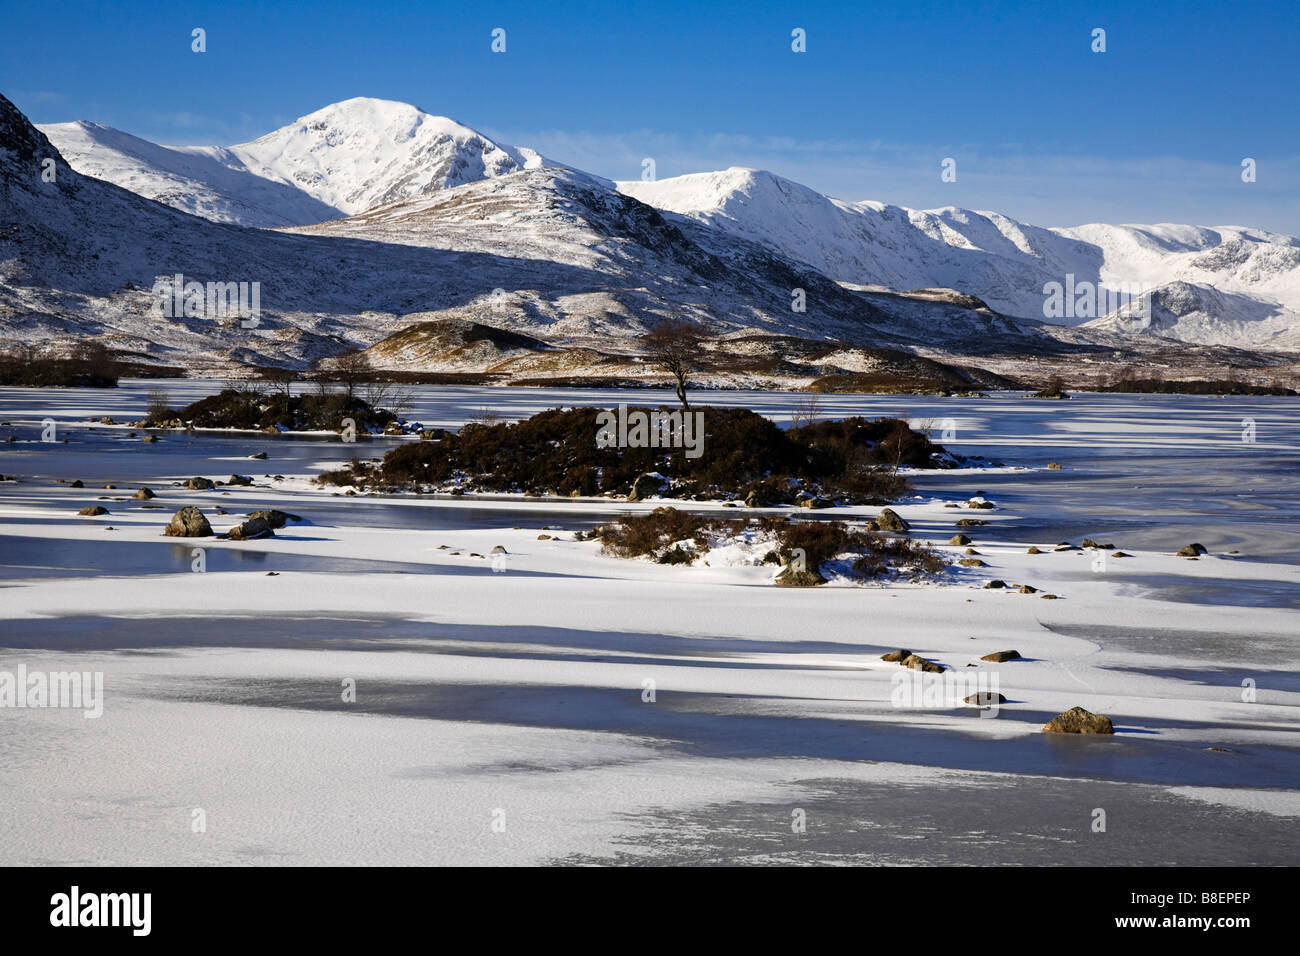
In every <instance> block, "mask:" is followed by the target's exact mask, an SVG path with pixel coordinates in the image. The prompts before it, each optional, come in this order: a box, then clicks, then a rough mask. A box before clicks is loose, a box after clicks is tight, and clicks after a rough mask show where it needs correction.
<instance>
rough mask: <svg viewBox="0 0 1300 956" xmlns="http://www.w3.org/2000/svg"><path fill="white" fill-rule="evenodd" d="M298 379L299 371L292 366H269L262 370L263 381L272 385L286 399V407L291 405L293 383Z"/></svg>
mask: <svg viewBox="0 0 1300 956" xmlns="http://www.w3.org/2000/svg"><path fill="white" fill-rule="evenodd" d="M297 380H298V373H297V372H295V371H294V370H293V369H291V368H268V369H263V370H262V381H264V382H266V383H267V384H268V385H270V386H271V388H272V390H274V391H275V392H278V393H279V394H280V395H281V396H282V397H283V399H284V407H285V408H288V407H289V399H290V398H291V397H292V396H293V383H294V382H296V381H297Z"/></svg>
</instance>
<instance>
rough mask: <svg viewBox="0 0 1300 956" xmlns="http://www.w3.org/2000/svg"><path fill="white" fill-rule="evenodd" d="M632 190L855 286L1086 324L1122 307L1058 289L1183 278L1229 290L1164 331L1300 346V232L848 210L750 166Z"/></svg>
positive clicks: (874, 205) (1145, 286) (1132, 286)
mask: <svg viewBox="0 0 1300 956" xmlns="http://www.w3.org/2000/svg"><path fill="white" fill-rule="evenodd" d="M618 187H619V189H620V190H621V191H622V192H624V193H626V194H627V195H629V196H635V197H636V198H638V199H640V200H642V201H643V202H646V203H648V204H650V205H652V206H655V207H656V208H658V209H660V210H663V211H665V212H669V213H674V214H677V215H680V216H683V217H686V218H689V219H691V220H694V221H696V222H699V223H702V224H705V225H707V226H710V227H712V228H715V229H717V230H721V231H724V232H726V233H728V234H731V235H735V236H742V237H744V238H746V239H749V240H751V241H754V242H758V243H761V244H762V245H764V246H766V247H768V248H770V249H772V250H773V251H775V252H778V253H779V254H781V255H783V256H785V257H787V258H790V259H794V260H797V261H800V262H806V263H808V264H809V265H811V266H813V267H814V268H816V269H817V270H818V271H820V272H822V273H824V274H825V275H827V276H830V277H831V278H833V279H836V280H838V281H841V282H846V283H851V284H854V285H863V286H880V287H884V288H888V289H893V290H906V289H918V288H930V287H946V288H951V289H957V290H959V291H961V292H965V293H969V294H972V295H975V296H978V297H979V298H980V299H983V300H984V301H985V302H987V303H988V304H989V305H990V306H992V307H993V308H994V309H997V310H998V311H1000V312H1002V313H1005V314H1007V315H1013V316H1022V317H1035V318H1040V319H1041V318H1048V320H1049V321H1059V322H1063V323H1065V324H1072V325H1073V324H1082V323H1085V322H1088V321H1090V320H1093V319H1097V318H1099V317H1100V316H1104V315H1106V314H1107V313H1109V312H1110V311H1112V310H1111V309H1099V310H1096V311H1092V312H1088V311H1087V310H1086V309H1078V310H1076V309H1069V310H1068V311H1067V312H1066V314H1064V315H1060V316H1053V315H1048V314H1046V313H1045V311H1044V305H1045V301H1046V300H1047V299H1048V295H1047V294H1046V293H1045V289H1046V288H1047V287H1048V284H1049V283H1058V284H1061V285H1062V286H1065V285H1066V284H1067V282H1068V283H1069V284H1070V285H1072V286H1074V287H1080V288H1082V287H1083V285H1084V284H1085V283H1087V284H1091V285H1092V286H1094V287H1105V288H1109V289H1112V290H1120V289H1124V290H1133V291H1137V290H1151V289H1153V288H1156V287H1160V286H1167V285H1170V284H1171V283H1183V284H1190V285H1197V286H1202V287H1205V288H1208V289H1211V290H1215V291H1217V292H1218V293H1219V294H1220V296H1221V298H1220V300H1219V305H1220V306H1222V308H1221V309H1220V310H1219V311H1218V312H1216V313H1215V320H1214V321H1213V322H1209V321H1206V320H1204V319H1203V318H1197V317H1195V316H1194V315H1193V314H1192V312H1188V313H1186V315H1184V316H1183V317H1178V318H1173V317H1172V313H1171V314H1170V315H1168V316H1166V319H1167V320H1168V321H1166V322H1165V323H1164V324H1160V325H1156V324H1153V325H1152V326H1151V332H1153V333H1154V332H1156V331H1157V330H1158V333H1159V334H1160V335H1163V336H1168V337H1172V338H1179V339H1185V340H1186V341H1194V342H1216V343H1222V344H1231V345H1238V346H1244V347H1270V348H1278V347H1281V348H1295V347H1297V345H1296V342H1297V338H1298V337H1300V336H1297V334H1295V333H1297V332H1300V240H1297V239H1295V238H1294V237H1291V236H1282V235H1277V234H1274V233H1268V232H1263V231H1261V230H1256V229H1245V228H1241V227H1236V226H1224V227H1218V228H1214V229H1209V228H1203V227H1198V226H1178V225H1158V226H1112V225H1104V224H1095V225H1087V226H1079V227H1077V228H1072V229H1064V228H1053V229H1045V228H1040V227H1038V226H1031V225H1028V224H1026V223H1021V222H1017V221H1016V220H1014V219H1010V218H1008V217H1006V216H1002V215H999V214H998V213H993V212H972V211H970V210H965V209H957V208H953V207H947V208H944V209H936V210H917V209H907V208H904V207H901V206H891V205H887V204H884V203H879V202H844V201H842V200H838V199H832V198H830V197H827V196H823V195H822V194H820V193H818V192H815V191H814V190H812V189H809V188H807V187H806V186H801V185H799V184H798V183H794V182H791V181H790V180H787V179H782V178H781V177H779V176H775V175H773V174H772V173H768V172H762V171H755V170H750V169H740V168H731V169H727V170H723V171H720V172H713V173H698V174H692V175H687V176H678V177H675V178H672V179H664V180H658V181H652V182H645V181H630V182H620V183H619V184H618ZM1198 314H1200V315H1203V314H1204V313H1198ZM1112 326H1113V323H1112Z"/></svg>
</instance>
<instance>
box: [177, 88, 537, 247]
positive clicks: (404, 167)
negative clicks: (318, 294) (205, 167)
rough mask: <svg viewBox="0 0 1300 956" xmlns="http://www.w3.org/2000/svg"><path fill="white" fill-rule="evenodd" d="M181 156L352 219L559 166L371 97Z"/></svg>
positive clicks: (407, 107)
mask: <svg viewBox="0 0 1300 956" xmlns="http://www.w3.org/2000/svg"><path fill="white" fill-rule="evenodd" d="M183 149H184V151H186V152H191V153H194V154H195V155H206V156H210V157H211V158H213V159H215V160H216V161H218V162H220V163H223V164H225V165H227V166H230V167H232V168H236V169H247V170H249V171H251V172H253V173H254V174H256V175H258V176H261V177H263V178H265V179H269V180H272V181H274V182H280V183H286V184H289V185H292V186H295V187H296V188H298V189H301V190H302V191H304V192H306V193H307V194H308V195H310V196H312V197H314V198H316V199H318V200H320V201H321V202H323V203H326V204H327V205H329V206H332V207H334V208H336V209H340V210H342V211H343V212H344V213H345V214H347V215H353V214H355V213H359V212H364V211H365V210H367V209H370V208H373V207H374V206H379V205H383V204H384V203H390V202H395V201H398V200H402V199H410V198H413V197H415V196H422V195H427V194H429V193H432V192H437V191H438V190H441V189H449V188H451V187H453V186H460V185H464V184H465V183H472V182H476V181H478V180H480V179H490V178H493V177H496V176H504V175H506V174H508V173H513V172H518V171H519V170H521V169H536V168H538V167H541V166H544V165H555V164H552V163H547V161H546V160H544V159H543V158H542V157H541V156H540V155H538V154H537V153H535V152H533V151H532V150H531V149H516V148H515V147H513V146H505V145H502V144H498V143H494V142H492V141H491V140H489V139H488V138H487V137H485V136H483V135H482V134H480V133H477V132H475V131H474V130H472V129H470V128H469V127H467V126H462V125H461V124H460V123H457V122H456V121H455V120H450V119H447V118H445V117H442V116H432V115H430V114H428V113H425V112H424V111H422V110H419V109H417V108H416V107H414V106H410V105H409V104H406V103H396V102H393V101H391V100H379V99H372V98H370V97H356V98H354V99H350V100H344V101H343V102H341V103H334V104H332V105H330V106H327V107H325V108H324V109H321V110H317V111H316V112H315V113H309V114H307V115H306V116H304V117H302V118H301V119H299V120H297V121H295V122H293V123H290V124H289V125H288V126H285V127H282V128H281V129H278V130H276V131H275V132H273V133H268V134H267V135H266V136H263V137H261V138H260V139H255V140H253V142H251V143H244V144H243V145H240V146H231V147H229V148H228V149H223V148H221V147H210V146H209V147H203V146H191V147H184V148H183ZM299 225H305V223H299Z"/></svg>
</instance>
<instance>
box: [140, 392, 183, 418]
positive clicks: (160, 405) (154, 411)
mask: <svg viewBox="0 0 1300 956" xmlns="http://www.w3.org/2000/svg"><path fill="white" fill-rule="evenodd" d="M146 397H147V400H148V402H149V411H148V412H147V413H146V416H145V417H146V420H148V421H149V422H151V423H153V424H155V425H157V424H162V423H163V422H166V421H168V420H170V419H172V418H175V417H176V416H175V415H173V414H172V400H171V396H170V395H168V394H167V389H165V388H162V387H160V386H157V385H155V386H154V387H153V388H151V389H149V394H148V395H147V396H146Z"/></svg>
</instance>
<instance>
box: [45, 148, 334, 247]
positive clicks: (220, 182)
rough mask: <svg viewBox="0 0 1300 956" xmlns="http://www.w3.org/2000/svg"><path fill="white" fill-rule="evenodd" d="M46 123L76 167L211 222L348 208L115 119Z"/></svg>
mask: <svg viewBox="0 0 1300 956" xmlns="http://www.w3.org/2000/svg"><path fill="white" fill-rule="evenodd" d="M40 130H41V132H43V133H44V134H45V135H46V136H48V137H49V139H50V142H51V143H53V144H54V146H55V147H56V148H57V149H58V150H59V152H60V153H62V154H63V158H64V159H66V160H67V161H68V163H69V164H70V165H71V166H72V168H73V169H75V170H77V172H79V173H83V174H84V175H86V176H94V177H95V178H96V179H103V180H107V181H108V182H110V183H114V184H116V185H118V186H121V187H122V188H123V189H129V190H131V192H133V193H136V194H138V195H140V196H145V197H147V198H149V199H154V200H157V201H158V202H160V203H164V204H165V205H168V206H172V207H173V208H176V209H180V210H181V211H183V212H188V213H191V214H193V215H195V216H202V217H203V218H204V219H211V220H212V221H213V222H231V223H237V224H239V225H244V226H294V225H301V224H303V223H308V222H324V221H325V220H326V219H337V218H338V217H340V216H342V215H344V213H343V212H342V211H341V210H339V209H336V208H334V207H333V206H331V205H329V204H327V203H324V202H321V201H320V200H319V199H316V198H314V197H312V196H311V195H310V194H308V193H305V192H303V191H302V190H301V189H299V188H298V187H296V186H293V185H289V184H286V183H283V182H277V181H275V180H272V179H267V178H264V177H262V176H258V175H254V174H253V173H250V172H249V171H248V170H246V169H242V168H239V167H238V166H234V165H229V164H223V163H221V162H218V161H217V160H216V159H214V158H212V157H210V156H206V155H203V154H202V153H194V152H189V151H186V150H184V149H169V148H167V147H166V146H158V145H156V144H154V143H151V142H149V141H148V140H144V139H140V138H139V137H136V136H132V135H130V134H129V133H123V132H121V131H120V130H116V129H113V128H112V127H110V126H101V125H99V124H97V123H85V122H76V123H55V124H52V125H48V126H41V127H40Z"/></svg>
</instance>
